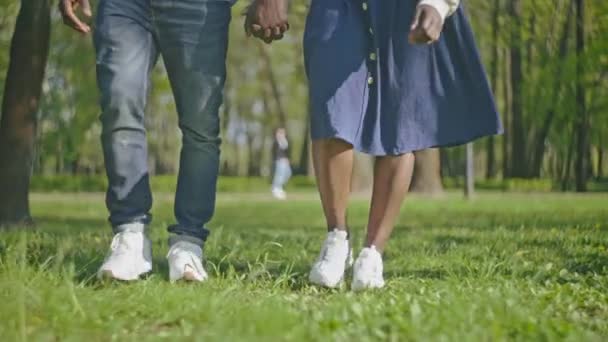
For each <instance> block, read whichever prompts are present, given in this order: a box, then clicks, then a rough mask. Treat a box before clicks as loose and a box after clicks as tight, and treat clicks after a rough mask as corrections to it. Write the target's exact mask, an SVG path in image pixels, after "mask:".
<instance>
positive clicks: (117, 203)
mask: <svg viewBox="0 0 608 342" xmlns="http://www.w3.org/2000/svg"><path fill="white" fill-rule="evenodd" d="M231 3H232V2H231V1H227V0H224V1H222V0H101V1H100V3H99V8H98V11H97V19H96V31H95V34H94V43H95V49H96V60H97V83H98V87H99V90H100V93H101V109H102V113H101V123H102V133H101V141H102V146H103V152H104V159H105V165H106V172H107V176H108V182H109V187H108V191H107V195H106V205H107V207H108V210H109V212H110V222H111V224H112V226H113V227H114V230H115V232H117V231H120V229H121V228H120V227H121V225H123V224H126V223H133V222H141V223H144V224H147V223H149V222H150V220H151V215H150V213H149V211H150V209H151V207H152V194H151V191H150V185H149V177H148V168H147V143H146V130H145V127H144V109H145V106H146V98H147V94H148V91H149V87H150V72H151V70H152V68H153V67H154V65H155V64H156V61H157V59H158V56H159V55H160V56H162V58H163V61H164V64H165V66H166V69H167V73H168V76H169V81H170V83H171V87H172V90H173V95H174V98H175V102H176V105H177V112H178V116H179V128H180V129H181V131H182V135H183V136H182V149H181V154H180V164H179V175H178V182H177V193H176V195H175V217H176V219H177V224H175V225H173V226H171V227H170V228H169V231H170V232H171V233H173V234H175V235H176V236H177V237H178V238H179V237H183V238H184V239H189V240H194V241H196V242H200V243H203V242H204V241H205V239H206V238H207V235H208V234H209V232H208V231H207V229H206V228H205V224H207V222H209V221H210V220H211V217H212V216H213V212H214V210H215V192H216V183H217V176H218V170H219V154H220V149H219V146H220V138H219V113H218V112H219V107H220V105H221V103H222V98H223V87H224V81H225V77H226V67H225V63H226V49H227V45H228V26H229V23H230V17H231V14H230V6H231Z"/></svg>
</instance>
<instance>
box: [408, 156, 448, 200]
mask: <svg viewBox="0 0 608 342" xmlns="http://www.w3.org/2000/svg"><path fill="white" fill-rule="evenodd" d="M414 155H415V156H416V161H415V163H414V175H413V178H412V184H411V185H410V191H412V192H419V193H424V194H428V195H438V194H441V193H443V184H442V183H441V158H440V153H439V150H438V149H436V148H432V149H426V150H422V151H418V152H415V153H414Z"/></svg>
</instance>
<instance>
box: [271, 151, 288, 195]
mask: <svg viewBox="0 0 608 342" xmlns="http://www.w3.org/2000/svg"><path fill="white" fill-rule="evenodd" d="M290 177H291V166H290V165H289V159H286V158H281V159H278V160H275V162H274V177H273V179H272V187H273V188H275V189H283V186H284V185H285V184H286V183H287V181H289V178H290Z"/></svg>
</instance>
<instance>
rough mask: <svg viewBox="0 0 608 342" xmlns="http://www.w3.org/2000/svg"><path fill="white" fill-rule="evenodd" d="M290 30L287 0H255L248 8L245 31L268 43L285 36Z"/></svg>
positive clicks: (248, 34)
mask: <svg viewBox="0 0 608 342" xmlns="http://www.w3.org/2000/svg"><path fill="white" fill-rule="evenodd" d="M287 30H289V23H288V22H287V0H254V1H253V2H252V4H251V5H250V6H249V8H248V9H247V17H246V18H245V32H246V33H247V36H251V35H253V36H255V37H257V38H260V39H262V40H263V41H265V42H266V43H272V42H273V41H274V40H279V39H281V38H283V34H284V33H285V32H286V31H287Z"/></svg>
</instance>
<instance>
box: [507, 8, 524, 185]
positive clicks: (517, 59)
mask: <svg viewBox="0 0 608 342" xmlns="http://www.w3.org/2000/svg"><path fill="white" fill-rule="evenodd" d="M521 7H522V5H521V0H511V1H510V4H509V13H510V15H511V23H510V25H511V51H510V54H511V88H512V97H513V99H512V103H511V110H512V127H511V129H512V130H513V135H512V138H513V139H512V141H511V157H512V158H513V160H512V165H511V173H512V176H514V177H522V178H523V177H527V176H528V172H527V158H526V156H527V153H526V141H525V139H526V132H525V129H524V122H523V109H524V108H523V91H522V90H523V87H522V86H523V84H522V83H523V65H522V43H523V42H522V33H521V26H522V23H521V17H522V8H521Z"/></svg>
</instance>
